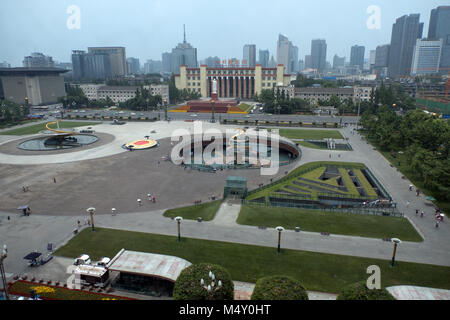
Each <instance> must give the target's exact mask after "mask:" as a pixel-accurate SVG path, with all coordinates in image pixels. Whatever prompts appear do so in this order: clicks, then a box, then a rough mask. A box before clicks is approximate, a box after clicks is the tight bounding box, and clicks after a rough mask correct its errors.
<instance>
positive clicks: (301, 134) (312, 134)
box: [280, 129, 344, 140]
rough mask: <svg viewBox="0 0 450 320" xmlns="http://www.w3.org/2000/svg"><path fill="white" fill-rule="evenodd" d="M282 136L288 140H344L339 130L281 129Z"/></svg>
mask: <svg viewBox="0 0 450 320" xmlns="http://www.w3.org/2000/svg"><path fill="white" fill-rule="evenodd" d="M280 136H283V137H286V138H288V139H309V140H322V139H327V138H334V139H344V137H343V136H342V135H341V133H340V132H339V131H338V130H308V129H280Z"/></svg>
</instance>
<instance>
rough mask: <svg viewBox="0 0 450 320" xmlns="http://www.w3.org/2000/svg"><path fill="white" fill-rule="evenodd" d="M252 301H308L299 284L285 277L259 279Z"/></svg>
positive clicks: (306, 294) (303, 289)
mask: <svg viewBox="0 0 450 320" xmlns="http://www.w3.org/2000/svg"><path fill="white" fill-rule="evenodd" d="M251 299H252V300H309V298H308V293H307V292H306V290H305V288H304V287H303V286H302V285H301V283H300V282H299V281H297V280H295V279H294V278H291V277H286V276H271V277H265V278H261V279H259V280H258V281H257V282H256V285H255V289H254V290H253V294H252V297H251Z"/></svg>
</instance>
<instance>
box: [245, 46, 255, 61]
mask: <svg viewBox="0 0 450 320" xmlns="http://www.w3.org/2000/svg"><path fill="white" fill-rule="evenodd" d="M243 60H244V61H245V64H246V65H247V67H254V66H256V45H254V44H246V45H245V46H244V54H243Z"/></svg>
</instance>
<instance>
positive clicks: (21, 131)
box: [0, 121, 100, 136]
mask: <svg viewBox="0 0 450 320" xmlns="http://www.w3.org/2000/svg"><path fill="white" fill-rule="evenodd" d="M46 124H47V123H39V124H35V125H32V126H27V127H23V128H17V129H11V130H8V131H3V132H0V135H10V136H22V135H28V134H36V133H39V132H41V131H43V130H46V127H45V126H46ZM97 124H100V123H99V122H80V121H61V122H60V123H59V127H60V128H61V129H69V128H76V127H86V126H95V125H97ZM52 128H56V127H55V125H54V126H53V127H52Z"/></svg>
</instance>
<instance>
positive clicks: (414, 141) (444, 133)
mask: <svg viewBox="0 0 450 320" xmlns="http://www.w3.org/2000/svg"><path fill="white" fill-rule="evenodd" d="M390 102H392V101H390ZM361 124H362V126H363V127H364V130H365V131H366V132H367V136H368V138H369V139H370V140H372V141H374V142H375V143H376V144H377V145H378V146H379V148H380V149H381V150H383V151H391V152H392V154H393V155H395V152H396V151H402V152H404V157H405V158H406V162H407V164H408V167H409V169H410V170H409V171H411V172H414V174H415V176H416V178H417V179H419V180H421V181H423V183H424V186H425V188H427V189H428V190H430V191H431V192H432V193H433V196H434V197H435V198H436V199H438V200H441V201H448V200H450V185H449V183H448V182H449V181H450V159H449V148H450V125H449V123H448V122H447V121H443V120H441V119H436V118H435V117H433V116H430V115H428V114H425V113H424V112H422V111H421V110H417V109H416V110H409V111H407V112H406V113H405V114H404V115H399V114H398V113H396V112H395V111H394V108H393V107H392V106H389V105H382V106H381V107H380V106H378V105H377V104H375V103H374V104H372V106H371V107H370V108H369V110H367V111H366V112H365V113H364V114H363V115H362V117H361Z"/></svg>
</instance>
